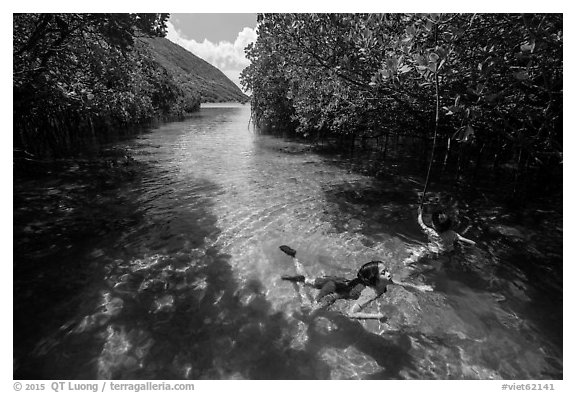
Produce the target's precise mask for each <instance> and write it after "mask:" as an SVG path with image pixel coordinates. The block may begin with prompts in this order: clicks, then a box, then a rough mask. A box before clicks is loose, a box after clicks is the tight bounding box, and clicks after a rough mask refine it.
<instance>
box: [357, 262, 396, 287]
mask: <svg viewBox="0 0 576 393" xmlns="http://www.w3.org/2000/svg"><path fill="white" fill-rule="evenodd" d="M358 279H359V280H360V281H362V283H363V284H364V285H367V286H375V285H376V284H378V282H379V281H381V280H387V281H390V282H392V274H390V272H389V271H388V269H386V265H385V264H384V262H382V261H372V262H368V263H365V264H364V265H362V267H361V268H360V270H358Z"/></svg>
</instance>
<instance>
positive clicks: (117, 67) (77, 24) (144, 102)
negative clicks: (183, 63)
mask: <svg viewBox="0 0 576 393" xmlns="http://www.w3.org/2000/svg"><path fill="white" fill-rule="evenodd" d="M167 19H168V14H15V15H14V17H13V23H14V26H13V28H14V29H13V31H14V37H13V43H14V47H13V61H14V68H13V71H14V72H13V89H14V91H13V94H14V96H13V98H14V100H13V102H14V128H13V133H14V134H13V135H14V149H15V152H14V158H15V160H16V161H17V160H18V159H19V158H23V159H35V158H38V157H60V156H67V155H70V154H72V153H73V152H74V151H75V150H76V149H77V148H78V147H79V146H81V145H90V144H95V141H96V140H102V139H106V137H107V136H108V134H111V133H117V132H118V130H126V129H127V128H130V127H139V126H142V125H145V124H148V123H149V122H150V121H151V120H153V119H159V118H169V117H172V118H173V117H177V116H182V115H183V114H184V113H186V112H191V111H194V110H197V109H198V108H199V106H200V95H199V94H198V93H197V92H196V91H193V90H190V89H183V88H182V87H181V86H179V84H178V83H177V81H175V80H174V78H173V77H172V75H171V74H169V73H168V72H167V70H166V69H165V68H164V67H162V66H161V65H160V64H159V63H157V62H156V61H154V60H153V58H152V56H151V54H150V49H149V46H148V45H146V43H145V42H143V41H142V39H144V38H145V37H162V36H164V35H165V33H166V21H167Z"/></svg>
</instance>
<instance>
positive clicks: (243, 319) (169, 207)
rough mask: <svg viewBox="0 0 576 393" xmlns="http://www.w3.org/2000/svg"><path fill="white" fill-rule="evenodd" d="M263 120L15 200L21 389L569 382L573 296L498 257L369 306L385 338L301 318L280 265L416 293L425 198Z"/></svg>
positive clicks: (367, 327)
mask: <svg viewBox="0 0 576 393" xmlns="http://www.w3.org/2000/svg"><path fill="white" fill-rule="evenodd" d="M249 116H250V108H249V106H241V105H238V106H225V105H213V106H211V107H204V108H203V109H202V110H201V111H200V112H199V113H198V114H196V115H195V116H193V117H191V118H189V119H187V120H186V121H183V122H174V123H169V124H165V125H162V126H160V127H159V128H157V129H154V130H152V131H151V132H148V133H144V134H142V135H140V136H139V137H138V138H136V139H135V140H133V141H130V142H126V143H123V144H122V147H124V148H126V149H128V150H129V151H130V153H131V155H132V156H133V157H134V158H135V164H134V165H135V170H134V173H132V175H131V176H127V177H125V178H117V179H115V181H113V182H110V180H109V179H107V178H102V177H99V176H97V175H94V176H93V177H92V178H91V179H89V180H87V179H86V176H85V175H84V176H82V177H81V176H78V177H74V176H73V175H70V176H67V177H61V178H56V179H50V180H45V181H35V182H33V183H23V184H19V185H16V186H15V224H14V227H15V251H16V252H15V255H16V257H15V292H14V299H15V301H14V303H15V306H14V309H15V341H14V342H15V344H14V347H15V371H14V375H15V377H19V378H50V379H58V378H67V379H76V378H81V379H92V378H113V379H120V378H125V379H137V378H146V379H155V378H163V379H169V378H175V379H187V378H190V379H329V378H333V379H386V378H393V379H399V378H415V379H421V378H440V379H450V378H456V379H463V378H466V379H468V378H470V379H478V378H480V379H486V378H504V379H543V378H545V379H548V378H561V377H562V348H561V345H562V339H561V335H562V330H561V319H562V317H561V312H562V304H561V286H562V284H561V282H560V283H556V285H559V286H560V293H559V294H556V295H555V296H554V297H552V298H548V299H547V297H546V296H544V295H543V293H549V292H545V291H548V289H549V286H546V287H544V288H542V287H537V286H536V284H534V282H533V281H532V280H531V277H529V274H528V273H526V271H525V270H523V269H521V268H519V267H518V265H517V264H514V263H513V260H512V259H513V256H514V255H516V257H517V258H521V257H522V253H521V250H518V249H521V246H520V245H517V246H515V245H514V244H512V245H509V244H507V243H501V242H500V240H497V239H492V238H484V239H480V240H481V241H484V246H482V247H480V248H478V249H475V250H472V251H470V253H469V254H468V255H466V256H465V257H464V256H462V255H461V254H460V255H455V256H452V257H451V258H448V257H442V258H440V259H438V260H436V261H430V262H429V263H427V264H425V265H423V266H422V268H421V269H420V273H419V274H415V275H413V276H412V277H411V279H412V280H415V281H419V282H424V283H426V284H429V285H432V286H434V287H435V291H434V292H428V293H419V292H413V291H408V290H405V289H403V288H400V287H397V286H392V287H390V289H389V291H388V293H387V294H386V295H385V296H383V297H382V298H381V299H379V300H378V301H377V302H375V304H374V305H372V306H371V309H372V310H373V311H376V310H377V309H379V310H380V311H382V312H384V313H385V314H386V315H387V316H388V319H387V321H386V322H378V321H353V320H349V319H347V318H345V317H343V316H342V315H341V314H340V313H339V312H338V311H341V310H344V309H346V306H347V304H346V303H345V302H342V301H341V302H339V303H337V304H336V305H335V306H334V307H333V308H332V310H331V311H329V312H326V313H324V314H323V315H322V316H321V317H320V318H318V319H317V320H315V321H309V320H307V319H306V318H304V317H302V315H301V314H300V312H299V311H300V302H299V299H298V296H297V295H296V292H295V291H294V288H293V286H292V284H290V283H287V282H284V281H281V280H280V279H279V277H280V276H281V275H283V274H292V273H294V266H293V264H292V261H291V260H290V258H289V257H287V256H286V255H284V254H282V253H281V252H280V251H279V249H278V247H279V246H280V245H282V244H288V245H290V246H291V247H293V248H295V249H296V250H298V256H299V259H300V261H301V262H302V263H303V264H304V266H305V267H306V269H307V270H308V272H309V273H310V274H311V275H322V274H337V275H346V276H353V275H354V274H355V272H356V270H357V269H358V267H359V266H361V265H362V264H363V263H365V262H367V261H370V260H373V259H379V260H383V261H386V262H387V263H389V264H390V267H391V269H392V271H393V273H394V274H395V275H396V276H399V277H406V276H407V275H408V272H407V271H406V269H405V268H404V266H403V264H402V263H401V261H402V259H404V258H405V257H407V256H408V255H409V252H410V250H412V249H415V248H417V247H418V246H420V245H421V244H422V243H423V242H424V241H425V238H424V236H423V234H422V233H420V231H419V228H418V227H417V224H416V217H415V204H414V203H415V201H416V195H417V194H416V193H417V192H418V191H420V190H421V186H418V184H415V183H413V182H396V183H391V184H385V183H383V182H376V181H375V180H374V179H372V178H370V177H367V176H362V175H359V174H357V173H354V172H351V171H349V170H347V169H346V168H344V167H342V166H337V165H335V163H334V162H333V160H332V158H327V157H322V156H320V155H317V154H314V153H312V152H309V151H308V150H307V149H306V148H305V147H303V146H302V145H299V144H297V143H294V142H287V141H283V140H280V139H276V138H272V137H267V136H260V135H256V134H254V133H253V132H252V130H251V129H250V128H249V127H248V120H249ZM72 172H73V171H72ZM102 179H104V180H102ZM49 196H52V199H50V201H51V203H50V204H47V205H46V208H45V209H44V210H46V211H45V212H44V213H38V212H37V211H34V210H33V209H32V208H30V202H31V201H32V202H33V201H34V200H35V199H34V198H36V199H38V200H43V199H45V198H48V197H49ZM42 214H44V215H42ZM40 226H42V227H44V228H46V227H47V228H48V229H50V228H52V230H51V231H50V230H48V231H42V230H40V229H38V228H40ZM60 228H82V229H81V230H80V229H79V230H68V231H60V230H59V229H60ZM46 232H48V233H52V235H49V234H47V233H46ZM40 234H41V235H42V236H43V239H47V240H45V241H44V242H39V241H37V240H36V239H37V237H38V236H39V235H40ZM486 245H488V246H486ZM494 249H497V250H498V252H495V251H494ZM515 252H516V254H515ZM518 253H520V254H518ZM547 285H548V284H547ZM558 300H560V302H558ZM546 313H548V317H547V316H546Z"/></svg>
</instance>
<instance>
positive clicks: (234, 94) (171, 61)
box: [142, 37, 248, 102]
mask: <svg viewBox="0 0 576 393" xmlns="http://www.w3.org/2000/svg"><path fill="white" fill-rule="evenodd" d="M142 41H143V42H145V43H146V44H148V45H149V46H150V48H151V49H152V50H151V53H152V54H153V56H154V59H155V60H156V61H157V62H158V63H160V64H161V65H162V66H163V67H164V68H165V69H166V70H167V71H168V72H169V73H170V74H171V75H172V77H173V78H174V79H175V80H176V81H177V82H178V84H179V85H180V86H181V87H182V88H184V89H186V88H188V89H192V90H195V91H197V92H199V93H200V96H201V100H202V102H226V101H239V102H246V101H248V97H247V96H246V95H245V94H244V93H242V91H241V90H240V88H238V86H236V85H235V84H234V83H233V82H232V81H231V80H230V79H228V77H226V75H224V73H223V72H222V71H220V70H219V69H218V68H216V67H214V66H213V65H211V64H209V63H208V62H206V61H204V60H202V59H201V58H199V57H197V56H195V55H194V54H192V53H191V52H189V51H187V50H186V49H184V48H182V47H181V46H179V45H177V44H175V43H173V42H171V41H169V40H168V39H166V38H156V37H154V38H144V39H142Z"/></svg>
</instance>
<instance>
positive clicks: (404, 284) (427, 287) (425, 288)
mask: <svg viewBox="0 0 576 393" xmlns="http://www.w3.org/2000/svg"><path fill="white" fill-rule="evenodd" d="M392 284H395V285H400V286H401V287H405V288H406V287H408V288H414V289H417V290H419V291H420V292H430V291H433V290H434V288H432V287H431V286H430V285H425V284H423V285H416V284H411V283H409V282H396V281H394V282H392Z"/></svg>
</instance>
